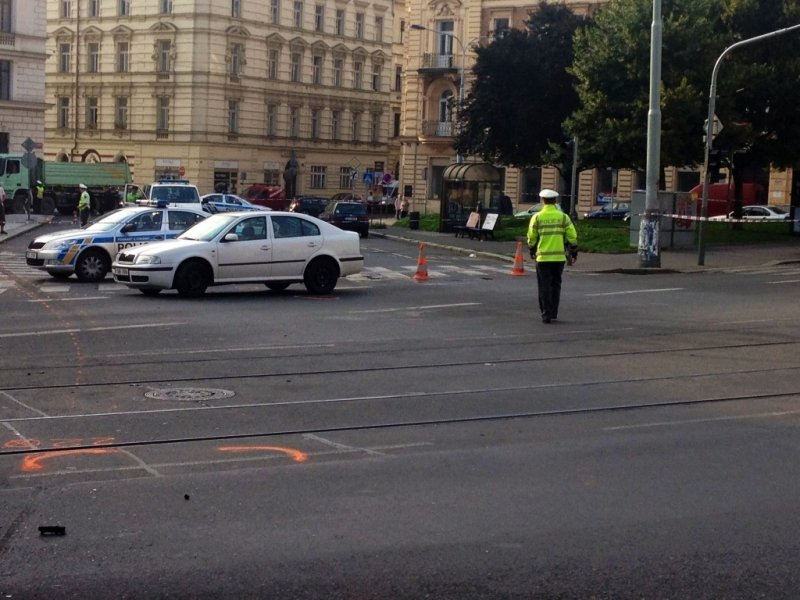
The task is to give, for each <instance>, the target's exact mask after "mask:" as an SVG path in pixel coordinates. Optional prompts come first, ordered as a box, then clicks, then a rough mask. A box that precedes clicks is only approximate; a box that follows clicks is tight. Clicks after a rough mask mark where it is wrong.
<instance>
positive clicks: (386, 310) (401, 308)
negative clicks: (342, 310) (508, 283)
mask: <svg viewBox="0 0 800 600" xmlns="http://www.w3.org/2000/svg"><path fill="white" fill-rule="evenodd" d="M480 305H481V303H480V302H459V303H457V304H429V305H427V306H399V307H397V308H375V309H373V310H359V311H358V313H359V314H363V313H389V312H400V311H406V310H436V309H439V308H460V307H462V306H480Z"/></svg>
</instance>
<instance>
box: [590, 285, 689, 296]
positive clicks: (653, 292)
mask: <svg viewBox="0 0 800 600" xmlns="http://www.w3.org/2000/svg"><path fill="white" fill-rule="evenodd" d="M683 289H686V288H679V287H676V288H654V289H650V290H627V291H624V292H601V293H598V294H586V295H587V296H622V295H624V294H657V293H660V292H678V291H680V290H683Z"/></svg>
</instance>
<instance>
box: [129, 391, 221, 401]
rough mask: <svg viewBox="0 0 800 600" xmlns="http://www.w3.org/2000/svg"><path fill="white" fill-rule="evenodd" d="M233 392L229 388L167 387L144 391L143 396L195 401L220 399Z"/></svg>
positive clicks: (153, 398)
mask: <svg viewBox="0 0 800 600" xmlns="http://www.w3.org/2000/svg"><path fill="white" fill-rule="evenodd" d="M234 395H235V394H234V393H233V392H231V391H229V390H215V389H209V388H169V389H163V390H151V391H149V392H145V394H144V397H145V398H151V399H152V400H172V401H174V402H197V401H198V400H222V399H224V398H232V397H233V396H234Z"/></svg>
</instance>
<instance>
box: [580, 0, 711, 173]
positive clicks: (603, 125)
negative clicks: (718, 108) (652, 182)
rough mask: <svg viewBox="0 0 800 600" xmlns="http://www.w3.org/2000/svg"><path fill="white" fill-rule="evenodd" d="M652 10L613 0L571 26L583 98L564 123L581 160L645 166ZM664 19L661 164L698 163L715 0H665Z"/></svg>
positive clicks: (640, 0)
mask: <svg viewBox="0 0 800 600" xmlns="http://www.w3.org/2000/svg"><path fill="white" fill-rule="evenodd" d="M652 11H653V5H652V0H611V2H610V3H609V4H608V5H606V6H605V7H603V8H601V9H600V11H599V12H598V13H597V14H596V15H595V19H594V20H593V22H592V23H591V25H590V26H589V27H586V28H584V29H582V30H580V31H578V32H577V34H576V37H575V63H574V65H573V67H572V72H573V74H574V75H575V76H576V78H577V80H578V86H577V92H578V96H579V98H580V103H581V105H580V108H579V109H578V110H576V111H575V113H574V114H573V115H572V116H571V117H570V118H569V119H568V120H567V123H566V126H567V129H568V130H569V131H570V133H572V134H573V135H575V136H576V137H577V138H578V139H579V140H580V145H581V160H582V163H583V164H584V166H593V167H601V168H603V167H613V168H618V169H622V168H631V169H639V170H642V169H644V167H645V166H646V162H647V161H646V158H647V114H648V110H649V85H650V38H651V35H650V25H651V22H652ZM662 20H663V29H662V32H663V34H662V38H663V44H662V67H661V75H662V77H661V79H662V84H661V109H662V114H661V124H662V135H661V157H662V164H667V165H696V164H698V163H699V162H700V161H701V159H702V155H703V147H702V137H701V136H702V124H703V121H704V119H705V113H706V109H705V108H704V106H705V102H704V100H703V99H704V98H705V97H707V93H708V92H707V90H708V83H709V77H710V74H711V66H713V64H714V60H715V57H716V55H718V54H719V52H718V51H717V49H718V48H719V47H720V41H719V40H720V34H719V29H720V25H719V0H664V2H663V5H662Z"/></svg>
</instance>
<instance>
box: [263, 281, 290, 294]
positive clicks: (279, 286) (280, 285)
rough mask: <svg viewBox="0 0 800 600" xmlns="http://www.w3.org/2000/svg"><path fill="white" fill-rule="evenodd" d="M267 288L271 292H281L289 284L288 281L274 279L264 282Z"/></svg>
mask: <svg viewBox="0 0 800 600" xmlns="http://www.w3.org/2000/svg"><path fill="white" fill-rule="evenodd" d="M264 285H266V286H267V287H268V288H269V289H271V290H272V291H273V292H282V291H283V290H285V289H286V288H288V287H289V286H290V285H291V284H290V283H289V282H288V281H274V282H270V283H265V284H264Z"/></svg>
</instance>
